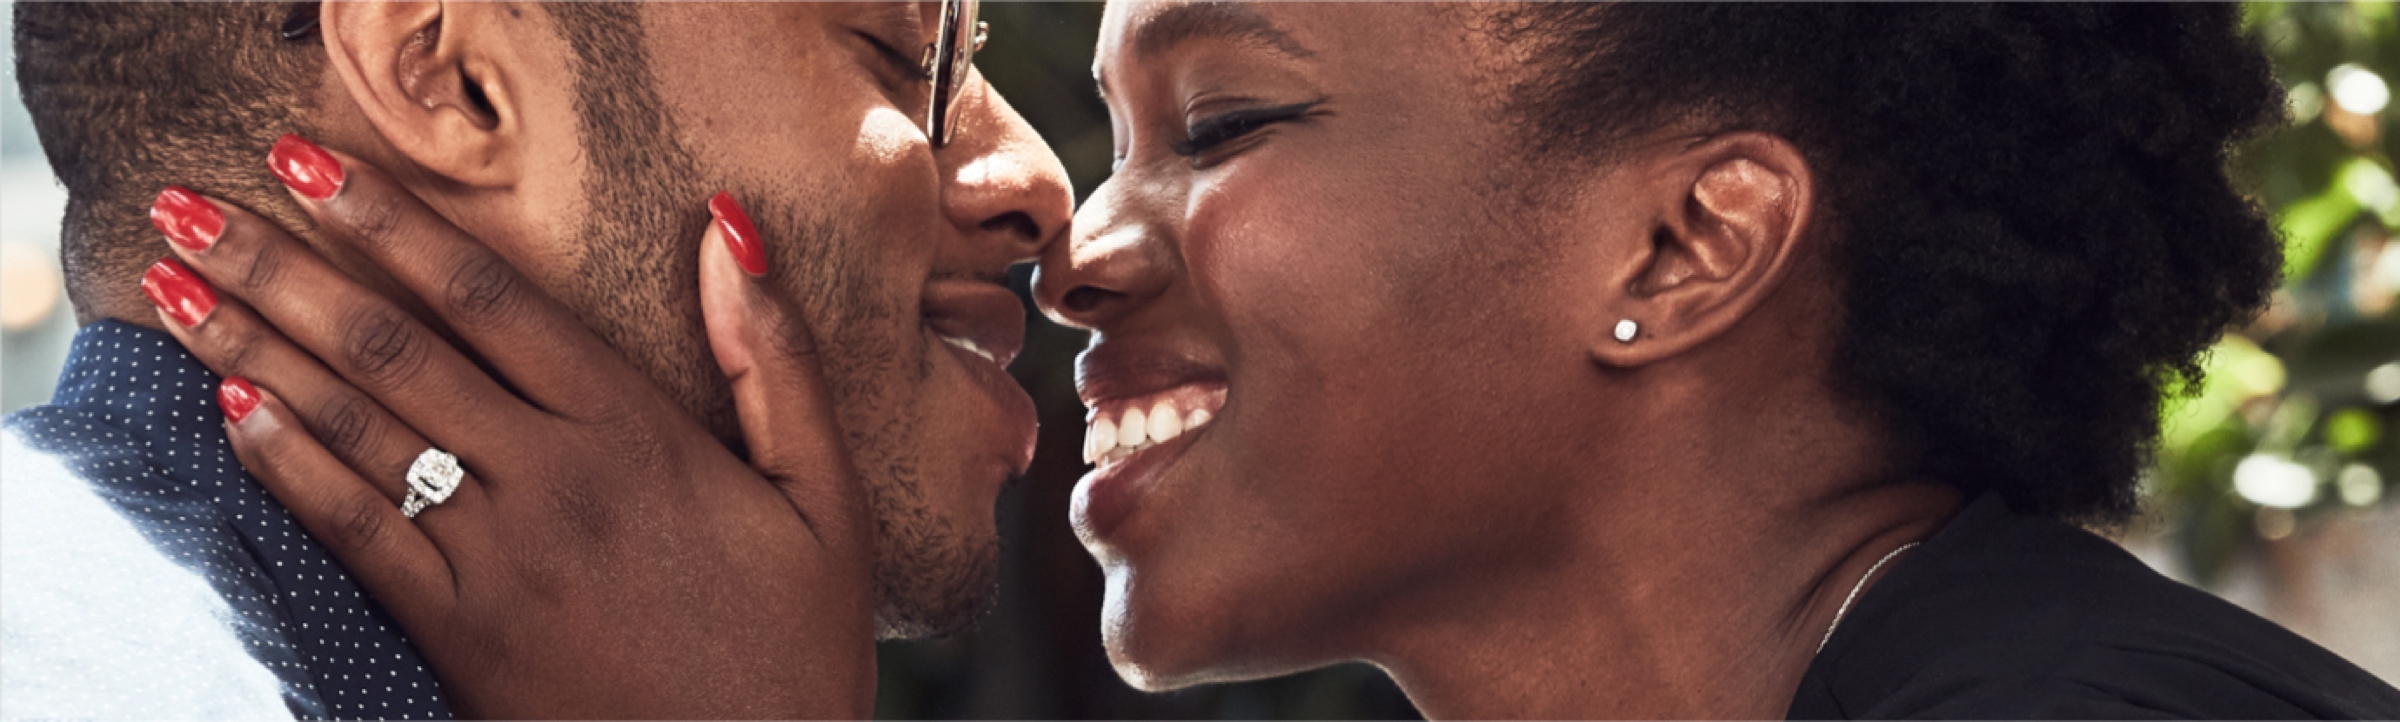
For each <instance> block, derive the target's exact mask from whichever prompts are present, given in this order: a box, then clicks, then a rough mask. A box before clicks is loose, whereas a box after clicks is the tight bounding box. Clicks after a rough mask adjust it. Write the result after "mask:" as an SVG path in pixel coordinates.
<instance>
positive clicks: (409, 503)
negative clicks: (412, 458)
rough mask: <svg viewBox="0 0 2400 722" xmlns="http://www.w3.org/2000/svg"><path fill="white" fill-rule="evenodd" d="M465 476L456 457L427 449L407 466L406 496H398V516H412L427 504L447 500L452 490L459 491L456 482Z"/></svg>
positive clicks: (439, 450) (432, 504)
mask: <svg viewBox="0 0 2400 722" xmlns="http://www.w3.org/2000/svg"><path fill="white" fill-rule="evenodd" d="M466 477H467V470H466V469H463V468H460V467H459V465H458V457H456V456H452V455H450V452H447V451H443V450H441V449H435V448H430V447H428V448H426V449H425V452H424V453H421V454H418V455H417V460H416V462H415V463H412V464H409V465H408V495H407V496H404V497H401V499H400V515H401V516H405V517H408V518H410V519H415V518H417V513H418V512H421V511H424V510H425V508H426V507H430V506H436V505H439V504H441V503H442V502H445V501H449V500H450V494H451V492H455V491H458V483H459V482H460V481H462V480H464V479H466Z"/></svg>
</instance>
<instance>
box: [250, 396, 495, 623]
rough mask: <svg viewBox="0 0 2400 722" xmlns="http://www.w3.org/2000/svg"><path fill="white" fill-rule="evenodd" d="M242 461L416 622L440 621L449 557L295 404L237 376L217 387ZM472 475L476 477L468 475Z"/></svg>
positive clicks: (396, 612)
mask: <svg viewBox="0 0 2400 722" xmlns="http://www.w3.org/2000/svg"><path fill="white" fill-rule="evenodd" d="M217 398H218V402H219V405H221V406H222V407H223V408H224V410H225V430H226V435H227V437H228V438H229V439H231V441H232V443H233V453H234V456H235V457H236V458H238V459H240V460H241V462H242V468H243V469H246V470H248V471H249V472H250V475H251V476H252V477H255V478H257V479H258V480H259V483H261V484H263V485H265V486H266V487H267V491H268V492H270V493H273V494H274V495H275V499H276V500H277V501H281V502H283V505H284V507H285V508H287V509H290V510H291V511H292V516H294V517H297V518H298V519H299V520H300V525H301V526H303V527H307V529H308V532H309V534H311V535H314V536H315V537H316V538H317V541H318V542H319V543H322V544H324V545H325V548H326V549H328V550H330V551H332V552H333V555H334V557H335V558H337V559H340V560H341V562H342V566H344V567H346V568H348V569H349V570H350V573H351V574H352V575H354V576H356V577H358V580H359V583H361V584H363V585H365V586H366V587H367V591H368V592H370V593H372V594H374V595H375V600H376V601H377V602H380V603H382V604H383V606H384V608H385V609H388V610H390V611H391V612H392V615H393V616H394V617H395V618H397V619H398V620H399V622H400V624H401V625H402V626H404V627H407V628H409V629H411V630H420V629H439V628H440V627H439V626H438V624H437V622H438V621H439V620H441V619H443V618H445V617H447V616H449V612H450V609H451V607H452V605H453V604H454V603H455V602H456V595H455V594H454V588H453V585H452V583H451V570H450V564H449V562H448V561H447V560H446V559H444V558H443V557H442V554H441V552H440V551H439V550H437V549H436V548H435V547H434V545H433V542H432V541H431V540H429V539H427V538H426V537H425V534H424V533H423V532H422V531H421V530H419V529H418V528H417V526H416V525H415V524H413V523H411V520H410V519H409V518H408V517H406V516H404V515H402V514H401V513H400V510H399V508H397V507H394V506H392V503H391V501H389V500H387V499H385V498H384V495H383V494H382V493H381V492H378V491H376V490H375V488H374V487H373V486H370V485H368V484H367V482H366V481H365V480H364V479H360V478H358V476H357V475H356V474H352V473H351V472H350V468H349V467H348V466H345V465H343V464H342V462H341V461H340V460H338V459H335V458H333V455H332V454H330V453H327V452H326V451H325V447H322V446H319V445H317V442H316V439H315V438H313V437H311V436H309V435H308V433H307V432H305V431H303V430H301V429H300V428H299V426H298V424H296V423H294V421H295V418H296V417H294V416H293V415H292V413H291V409H290V408H289V407H287V406H284V405H283V403H282V402H281V401H279V400H277V399H276V398H275V397H274V396H273V395H270V394H268V393H266V392H264V391H262V390H260V389H258V388H257V387H255V386H253V385H251V384H250V382H248V381H246V380H244V379H242V378H241V377H239V376H236V377H231V378H227V379H225V381H224V383H223V384H222V385H221V386H219V387H218V391H217ZM469 483H472V482H471V481H470V482H469Z"/></svg>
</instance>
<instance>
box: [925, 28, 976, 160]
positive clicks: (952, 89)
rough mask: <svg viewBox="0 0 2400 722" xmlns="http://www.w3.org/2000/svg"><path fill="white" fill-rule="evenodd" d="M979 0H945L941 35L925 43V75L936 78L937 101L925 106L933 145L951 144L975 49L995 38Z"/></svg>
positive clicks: (934, 82) (926, 134)
mask: <svg viewBox="0 0 2400 722" xmlns="http://www.w3.org/2000/svg"><path fill="white" fill-rule="evenodd" d="M980 4H981V3H979V2H977V0H943V2H942V28H941V35H939V36H936V37H935V38H934V40H933V44H932V45H927V46H925V59H924V61H923V64H924V67H925V77H926V78H927V79H928V80H931V81H933V103H932V106H931V107H929V108H926V109H925V136H926V137H927V138H929V139H932V141H933V147H935V148H940V147H942V146H945V145H949V144H950V136H952V135H954V134H956V133H957V132H958V96H959V95H960V94H961V92H960V91H962V90H964V89H965V88H966V85H967V71H969V70H972V69H973V66H972V65H971V64H972V63H973V62H974V60H975V51H978V50H982V49H983V42H984V41H985V40H988V39H990V38H991V33H992V28H991V25H990V24H989V23H985V22H983V21H981V20H977V19H976V13H977V11H978V10H979V7H978V6H979V5H980Z"/></svg>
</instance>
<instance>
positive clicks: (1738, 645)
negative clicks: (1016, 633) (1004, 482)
mask: <svg viewBox="0 0 2400 722" xmlns="http://www.w3.org/2000/svg"><path fill="white" fill-rule="evenodd" d="M1479 12H1481V11H1479V10H1477V9H1473V8H1460V7H1447V6H1434V5H1422V4H1396V5H1388V6H1385V5H1378V6H1373V9H1372V11H1367V10H1366V9H1365V8H1364V6H1353V5H1339V4H1328V5H1319V4H1272V3H1270V4H1260V5H1254V6H1222V5H1218V6H1185V5H1183V4H1181V3H1174V2H1147V1H1134V2H1117V3H1112V4H1111V5H1110V6H1109V9H1108V11H1107V17H1106V19H1105V21H1104V24H1103V30H1102V37H1101V39H1100V46H1099V53H1098V61H1097V63H1096V65H1097V67H1096V72H1097V75H1098V78H1099V80H1100V82H1101V85H1102V86H1103V93H1104V94H1105V95H1106V97H1107V99H1108V105H1109V109H1110V115H1111V122H1112V123H1113V125H1114V128H1115V134H1116V142H1117V150H1118V156H1119V158H1120V163H1119V166H1118V168H1117V170H1116V173H1115V174H1114V175H1113V176H1112V177H1111V178H1110V179H1109V180H1108V182H1107V183H1105V184H1104V185H1102V186H1101V187H1100V188H1099V189H1098V190H1097V191H1095V192H1094V194H1093V196H1092V197H1091V198H1090V199H1089V200H1087V201H1086V204H1085V206H1084V207H1083V208H1082V209H1081V210H1080V211H1079V213H1078V216H1077V218H1076V223H1075V230H1074V234H1073V236H1072V238H1071V239H1070V240H1069V242H1067V243H1062V244H1059V245H1057V246H1054V247H1052V248H1051V249H1050V252H1049V253H1048V255H1046V256H1045V257H1044V259H1043V265H1042V268H1041V273H1040V276H1039V278H1038V281H1037V288H1036V290H1037V295H1038V296H1039V299H1040V300H1041V302H1042V304H1043V308H1044V309H1045V311H1047V312H1048V313H1050V314H1051V316H1052V317H1053V318H1055V319H1058V320H1060V321H1062V322H1065V323H1070V324H1074V325H1077V326H1082V327H1086V328H1090V329H1093V330H1094V331H1095V332H1096V334H1095V336H1094V339H1093V347H1092V349H1091V350H1089V351H1088V352H1087V353H1086V355H1085V356H1084V357H1083V358H1082V359H1081V367H1080V368H1079V378H1080V379H1081V380H1082V381H1083V384H1084V392H1085V400H1086V402H1087V403H1095V402H1096V403H1098V404H1099V405H1101V406H1102V407H1103V408H1106V407H1107V404H1108V403H1109V402H1110V401H1111V400H1115V399H1121V398H1123V397H1125V396H1128V395H1139V394H1142V393H1149V392H1155V391H1158V390H1161V389H1163V388H1166V387H1169V386H1173V385H1174V384H1177V383H1183V382H1191V381H1221V382H1222V383H1223V384H1224V385H1225V397H1224V398H1225V400H1224V403H1223V406H1222V408H1221V409H1220V410H1218V412H1217V413H1216V415H1215V420H1214V422H1213V423H1212V424H1210V425H1208V426H1207V427H1206V428H1204V429H1202V430H1200V431H1198V432H1195V433H1193V434H1189V435H1187V436H1186V437H1185V438H1184V439H1178V440H1177V442H1176V443H1175V444H1174V445H1171V446H1161V447H1157V449H1158V452H1157V453H1151V452H1143V454H1148V456H1144V455H1143V454H1136V455H1135V456H1134V457H1131V458H1129V459H1127V460H1126V461H1124V462H1121V463H1120V464H1119V465H1117V466H1115V467H1113V468H1112V467H1111V466H1110V465H1107V464H1104V465H1103V466H1102V468H1101V469H1099V470H1098V471H1096V472H1095V473H1094V474H1093V475H1091V476H1088V477H1086V478H1085V480H1084V481H1083V483H1082V484H1081V485H1079V487H1078V489H1077V492H1076V495H1077V498H1076V503H1077V507H1076V517H1075V518H1076V522H1077V525H1078V532H1079V534H1081V535H1082V536H1083V538H1084V540H1085V543H1086V545H1087V547H1088V548H1089V549H1090V550H1091V551H1092V553H1093V555H1094V556H1095V558H1097V559H1098V560H1099V561H1100V563H1101V565H1102V567H1103V569H1104V570H1105V572H1106V573H1107V575H1108V580H1109V585H1108V600H1107V603H1106V605H1105V609H1106V611H1105V612H1104V615H1105V616H1104V618H1103V619H1102V620H1101V624H1102V629H1103V631H1104V637H1105V640H1106V644H1107V647H1108V652H1109V655H1110V658H1111V660H1112V661H1114V662H1115V663H1116V665H1117V668H1118V670H1119V672H1120V673H1121V674H1122V675H1123V676H1124V677H1125V678H1126V679H1127V680H1128V681H1129V682H1131V683H1133V684H1135V685H1137V686H1140V687H1143V688H1146V689H1173V688H1177V687H1182V686H1186V685H1191V684H1197V683H1204V682H1213V681H1224V680H1234V679H1248V678H1255V677H1262V676H1269V675H1274V674H1283V673H1289V672H1294V671H1299V670H1303V669H1308V668H1312V667H1318V666H1323V665H1327V664H1333V663H1338V662H1342V661H1349V660H1364V661H1368V662H1371V663H1374V664H1376V665H1378V666H1381V667H1382V668H1384V669H1386V670H1387V671H1389V672H1390V673H1392V674H1393V675H1394V677H1395V678H1396V679H1397V680H1398V681H1399V682H1400V684H1401V686H1402V687H1403V688H1404V689H1405V690H1406V691H1407V692H1408V693H1409V694H1410V696H1411V698H1412V699H1413V700H1415V702H1416V703H1417V704H1418V706H1419V708H1420V709H1422V710H1424V711H1425V712H1426V713H1427V714H1429V715H1433V716H1437V717H1473V718H1492V717H1555V718H1564V717H1713V716H1735V717H1769V716H1778V715H1780V714H1782V712H1783V711H1784V709H1785V707H1786V706H1787V705H1788V704H1789V701H1790V698H1791V695H1792V693H1793V690H1794V689H1795V688H1796V687H1797V684H1798V681H1799V677H1800V675H1801V673H1802V671H1803V670H1804V669H1805V668H1806V666H1807V664H1808V661H1809V658H1810V655H1811V654H1812V653H1813V651H1814V649H1815V646H1816V644H1817V641H1818V640H1819V639H1820V638H1821V637H1822V636H1823V635H1824V633H1825V630H1826V629H1827V628H1828V627H1829V626H1830V625H1831V624H1832V620H1833V615H1834V610H1835V608H1836V607H1838V606H1839V605H1840V602H1841V600H1842V597H1843V596H1844V595H1846V594H1847V593H1848V592H1849V591H1850V589H1851V588H1852V587H1853V585H1855V584H1857V583H1858V582H1859V581H1860V578H1861V576H1862V575H1864V574H1865V572H1866V570H1867V568H1868V567H1869V566H1871V565H1872V564H1874V562H1875V561H1876V560H1877V559H1880V558H1882V557H1883V556H1884V555H1885V554H1886V553H1887V552H1890V551H1891V550H1893V549H1896V548H1898V547H1899V546H1900V545H1902V544H1904V543H1906V542H1908V541H1911V540H1916V539H1922V538H1924V537H1925V536H1928V535H1930V534H1931V533H1932V532H1933V531H1934V530H1935V529H1936V528H1938V526H1939V525H1940V523H1941V522H1942V520H1944V519H1945V518H1947V516H1948V515H1949V514H1950V513H1951V512H1952V511H1954V510H1955V509H1956V507H1957V506H1958V504H1959V499H1958V498H1957V495H1956V493H1955V492H1953V491H1950V490H1948V489H1947V488H1946V487H1943V486H1941V485H1938V484H1932V483H1924V482H1921V481H1918V480H1907V479H1894V478H1891V475H1890V474H1889V473H1888V472H1887V471H1886V469H1887V468H1888V467H1889V466H1890V465H1889V463H1888V461H1887V458H1886V455H1887V451H1886V449H1885V448H1884V444H1883V443H1882V441H1881V439H1882V437H1883V435H1882V433H1881V432H1880V431H1879V430H1878V429H1877V428H1876V427H1875V424H1874V423H1873V422H1872V420H1871V419H1866V418H1862V417H1861V416H1860V415H1858V414H1856V413H1854V412H1853V411H1852V410H1851V409H1849V408H1848V407H1847V406H1845V405H1844V404H1843V403H1842V402H1840V401H1839V400H1838V399H1837V396H1836V394H1835V393H1834V392H1833V390H1832V389H1830V388H1829V387H1828V382H1827V379H1828V374H1827V372H1826V368H1827V366H1826V365H1827V359H1828V358H1829V354H1830V350H1831V341H1832V334H1833V331H1834V328H1833V323H1834V319H1835V314H1834V313H1833V310H1834V300H1833V299H1834V295H1833V288H1834V284H1833V280H1834V278H1833V276H1832V275H1831V274H1830V273H1829V272H1828V269H1827V262H1828V261H1827V255H1828V251H1827V247H1826V246H1827V244H1828V242H1829V239H1828V238H1826V235H1827V233H1828V232H1827V231H1826V230H1825V228H1824V221H1823V220H1822V219H1821V218H1820V217H1819V216H1818V214H1817V213H1816V212H1815V207H1814V203H1815V193H1816V188H1815V186H1814V183H1815V180H1814V178H1813V177H1812V175H1811V171H1810V169H1809V167H1808V166H1807V164H1806V163H1805V162H1804V161H1803V160H1802V158H1801V155H1800V153H1799V152H1798V150H1797V149H1796V148H1794V147H1793V146H1792V145H1791V144H1790V143H1789V142H1788V141H1785V140H1784V139H1781V138H1777V137H1774V136H1771V135H1764V134H1756V133H1737V134H1726V135H1716V136H1697V135H1686V134H1677V133H1675V132H1672V131H1669V132H1662V133H1659V134H1656V135H1655V136H1653V137H1648V138H1644V139H1641V140H1639V141H1637V142H1635V143H1632V144H1630V145H1629V146H1628V147H1627V149H1626V150H1625V152H1623V153H1620V154H1618V155H1617V157H1615V158H1613V159H1612V160H1611V161H1610V162H1608V163H1606V164H1604V165H1600V166H1595V167H1592V168H1590V169H1588V172H1586V173H1583V174H1580V175H1575V176H1572V177H1567V178H1560V179H1555V181H1556V182H1555V183H1551V184H1548V185H1538V186H1537V185H1533V184H1532V183H1533V181H1532V180H1529V178H1528V176H1527V175H1526V174H1524V173H1523V172H1522V171H1523V166H1522V164H1520V163H1518V162H1516V158H1515V157H1514V156H1512V155H1511V153H1513V152H1514V147H1513V146H1512V144H1511V141H1512V139H1513V138H1514V137H1515V136H1513V135H1512V133H1513V129H1512V128H1511V127H1509V126H1508V125H1506V124H1504V123H1503V122H1501V120H1499V119H1500V118H1502V117H1504V116H1503V115H1502V114H1501V113H1499V112H1498V110H1497V109H1496V108H1494V107H1491V105H1490V104H1489V103H1488V102H1487V101H1486V100H1484V99H1487V98H1493V97H1498V96H1499V95H1500V93H1499V87H1498V86H1497V85H1495V83H1497V82H1498V81H1496V80H1495V77H1496V73H1495V72H1494V69H1496V68H1502V67H1506V66H1507V65H1508V64H1509V63H1511V62H1514V61H1515V59H1512V58H1509V57H1507V55H1506V54H1505V52H1503V51H1502V50H1501V49H1500V48H1499V47H1498V46H1496V45H1494V44H1492V42H1491V41H1490V40H1489V39H1488V38H1487V37H1485V36H1483V35H1482V34H1481V33H1480V31H1478V30H1477V28H1478V21H1479V20H1480V19H1481V17H1480V16H1479V15H1478V13H1479ZM1269 28H1271V30H1270V29H1269ZM1395 49H1405V52H1396V51H1395ZM1319 101H1321V102H1319ZM1307 102H1317V104H1316V105H1315V106H1313V107H1312V108H1311V109H1310V110H1308V111H1307V112H1306V113H1303V114H1300V115H1298V116H1295V117H1290V118H1288V119H1283V120H1280V121H1278V122H1272V123H1267V124H1264V125H1261V126H1259V127H1258V128H1257V129H1255V130H1253V131H1251V132H1249V133H1247V134H1244V135H1241V136H1239V137H1238V138H1235V139H1233V140H1230V141H1227V142H1224V143H1222V144H1220V145H1218V146H1216V148H1215V149H1213V150H1210V151H1207V152H1204V153H1201V154H1200V155H1199V156H1198V157H1197V159H1195V158H1191V157H1185V156H1184V155H1181V154H1178V153H1177V152H1175V146H1176V144H1178V143H1179V142H1186V141H1188V140H1189V138H1190V135H1189V129H1190V128H1191V127H1192V126H1194V125H1205V124H1206V121H1207V120H1208V119H1210V118H1211V117H1214V116H1217V115H1219V114H1223V113H1227V112H1232V111H1240V110H1245V109H1257V108H1268V107H1281V106H1287V105H1290V104H1297V103H1307ZM1622 319H1632V320H1634V321H1636V322H1637V323H1638V324H1639V326H1640V332H1639V334H1638V336H1637V337H1636V338H1635V339H1634V340H1633V341H1632V342H1631V343H1621V342H1619V341H1617V340H1616V339H1615V338H1613V331H1614V329H1615V327H1616V324H1617V322H1618V321H1619V320H1622ZM1906 558H1907V557H1906V556H1905V555H1902V556H1901V557H1900V558H1899V559H1897V560H1896V561H1895V562H1894V563H1895V564H1901V563H1905V562H1906ZM1890 568H1891V567H1890V566H1887V567H1885V569H1887V570H1888V569H1890Z"/></svg>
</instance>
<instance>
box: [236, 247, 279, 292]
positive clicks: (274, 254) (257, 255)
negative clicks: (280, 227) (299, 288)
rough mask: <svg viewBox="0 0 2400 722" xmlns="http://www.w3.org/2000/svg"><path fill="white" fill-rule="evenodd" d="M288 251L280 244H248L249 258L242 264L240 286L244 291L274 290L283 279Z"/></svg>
mask: <svg viewBox="0 0 2400 722" xmlns="http://www.w3.org/2000/svg"><path fill="white" fill-rule="evenodd" d="M288 252H289V249H287V248H285V247H284V245H283V244H280V243H253V244H250V254H249V257H248V258H246V259H244V261H243V263H242V275H241V279H242V280H241V284H242V288H243V289H246V290H257V289H266V288H275V287H276V286H275V283H276V281H277V280H280V279H281V278H282V277H283V270H284V262H285V261H286V260H287V259H288V258H289V256H288V255H287V253H288Z"/></svg>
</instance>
